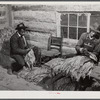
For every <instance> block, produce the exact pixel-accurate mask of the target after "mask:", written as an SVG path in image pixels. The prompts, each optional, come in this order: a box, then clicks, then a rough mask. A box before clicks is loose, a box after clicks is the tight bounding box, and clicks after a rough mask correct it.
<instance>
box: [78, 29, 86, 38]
mask: <svg viewBox="0 0 100 100" xmlns="http://www.w3.org/2000/svg"><path fill="white" fill-rule="evenodd" d="M84 32H87V29H86V28H78V39H79V38H80V36H81V34H82V33H84Z"/></svg>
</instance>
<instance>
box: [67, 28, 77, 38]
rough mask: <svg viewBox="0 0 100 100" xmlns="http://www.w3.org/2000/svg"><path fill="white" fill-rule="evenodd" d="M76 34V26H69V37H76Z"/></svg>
mask: <svg viewBox="0 0 100 100" xmlns="http://www.w3.org/2000/svg"><path fill="white" fill-rule="evenodd" d="M76 36H77V28H76V27H70V28H69V38H71V39H76Z"/></svg>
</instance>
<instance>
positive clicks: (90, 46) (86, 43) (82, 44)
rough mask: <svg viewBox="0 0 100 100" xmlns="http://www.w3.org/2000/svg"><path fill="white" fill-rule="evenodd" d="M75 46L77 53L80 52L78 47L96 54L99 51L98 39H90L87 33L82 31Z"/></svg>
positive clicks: (99, 43)
mask: <svg viewBox="0 0 100 100" xmlns="http://www.w3.org/2000/svg"><path fill="white" fill-rule="evenodd" d="M75 48H76V51H77V53H78V54H80V48H86V49H87V50H88V51H89V52H94V53H95V54H96V55H98V54H99V52H100V39H90V38H89V33H83V34H82V35H81V37H80V39H79V41H78V43H77V45H76V47H75Z"/></svg>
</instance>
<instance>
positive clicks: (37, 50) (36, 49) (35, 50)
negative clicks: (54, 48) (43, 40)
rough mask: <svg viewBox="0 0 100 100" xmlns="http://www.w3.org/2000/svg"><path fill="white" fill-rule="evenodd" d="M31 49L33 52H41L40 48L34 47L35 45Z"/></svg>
mask: <svg viewBox="0 0 100 100" xmlns="http://www.w3.org/2000/svg"><path fill="white" fill-rule="evenodd" d="M33 51H34V52H35V53H38V54H41V50H40V49H39V48H38V47H36V46H35V47H34V48H33Z"/></svg>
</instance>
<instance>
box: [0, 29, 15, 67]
mask: <svg viewBox="0 0 100 100" xmlns="http://www.w3.org/2000/svg"><path fill="white" fill-rule="evenodd" d="M0 34H1V36H0V44H1V45H0V46H1V49H0V65H1V66H2V67H3V68H6V69H8V68H9V67H10V66H11V63H12V61H13V59H12V58H11V57H10V37H11V35H12V30H11V29H3V30H2V31H0Z"/></svg>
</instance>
